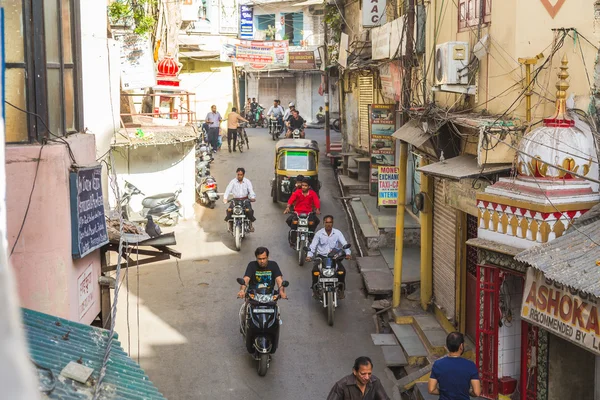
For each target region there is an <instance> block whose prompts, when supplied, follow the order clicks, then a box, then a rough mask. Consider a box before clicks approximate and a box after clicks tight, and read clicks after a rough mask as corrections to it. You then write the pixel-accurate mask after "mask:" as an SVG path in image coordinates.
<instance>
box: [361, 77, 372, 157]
mask: <svg viewBox="0 0 600 400" xmlns="http://www.w3.org/2000/svg"><path fill="white" fill-rule="evenodd" d="M358 87H359V90H360V98H359V101H358V122H359V137H358V147H360V148H361V149H364V150H369V105H370V104H373V76H372V75H369V76H360V77H359V78H358Z"/></svg>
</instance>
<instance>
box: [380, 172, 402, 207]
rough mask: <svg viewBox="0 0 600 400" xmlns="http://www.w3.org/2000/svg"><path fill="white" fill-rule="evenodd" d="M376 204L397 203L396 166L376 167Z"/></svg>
mask: <svg viewBox="0 0 600 400" xmlns="http://www.w3.org/2000/svg"><path fill="white" fill-rule="evenodd" d="M377 168H378V171H377V181H378V184H377V187H378V190H377V204H378V205H380V206H396V205H398V167H381V166H380V167H377Z"/></svg>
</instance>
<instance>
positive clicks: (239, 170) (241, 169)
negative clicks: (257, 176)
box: [235, 167, 246, 175]
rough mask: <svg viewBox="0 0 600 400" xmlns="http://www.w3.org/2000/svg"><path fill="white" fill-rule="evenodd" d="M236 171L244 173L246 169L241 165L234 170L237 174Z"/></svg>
mask: <svg viewBox="0 0 600 400" xmlns="http://www.w3.org/2000/svg"><path fill="white" fill-rule="evenodd" d="M238 172H241V173H242V174H244V175H246V170H245V169H244V168H242V167H239V168H238V169H236V170H235V173H236V174H237V173H238Z"/></svg>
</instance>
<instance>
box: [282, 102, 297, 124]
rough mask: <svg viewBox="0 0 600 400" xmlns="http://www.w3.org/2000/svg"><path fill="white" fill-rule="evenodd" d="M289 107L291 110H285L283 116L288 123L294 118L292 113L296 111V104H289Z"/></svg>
mask: <svg viewBox="0 0 600 400" xmlns="http://www.w3.org/2000/svg"><path fill="white" fill-rule="evenodd" d="M288 107H289V108H288V109H287V110H285V114H283V120H284V121H287V120H288V119H289V118H290V117H291V116H292V111H294V110H295V109H296V104H294V102H293V101H292V102H291V103H290V104H288Z"/></svg>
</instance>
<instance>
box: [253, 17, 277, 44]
mask: <svg viewBox="0 0 600 400" xmlns="http://www.w3.org/2000/svg"><path fill="white" fill-rule="evenodd" d="M256 25H257V29H258V30H259V31H269V26H272V27H275V14H265V15H257V16H256ZM266 40H275V33H274V32H272V31H271V34H267V37H266Z"/></svg>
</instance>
